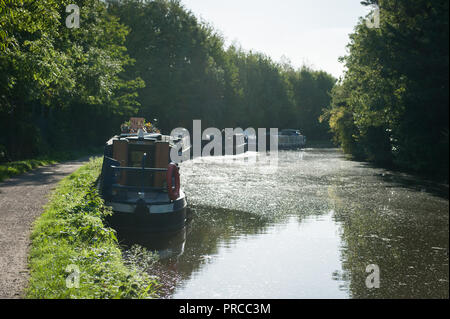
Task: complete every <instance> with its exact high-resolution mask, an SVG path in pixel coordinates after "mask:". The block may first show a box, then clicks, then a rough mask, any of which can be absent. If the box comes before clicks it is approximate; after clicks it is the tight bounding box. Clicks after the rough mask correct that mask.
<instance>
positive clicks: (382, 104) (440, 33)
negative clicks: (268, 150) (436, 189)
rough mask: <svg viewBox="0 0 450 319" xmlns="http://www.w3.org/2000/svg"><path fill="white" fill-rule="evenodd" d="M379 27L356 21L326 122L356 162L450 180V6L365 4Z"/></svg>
mask: <svg viewBox="0 0 450 319" xmlns="http://www.w3.org/2000/svg"><path fill="white" fill-rule="evenodd" d="M363 4H366V5H374V4H377V5H378V7H379V9H380V26H379V28H369V27H367V25H366V23H365V22H364V21H362V20H361V21H360V23H359V24H358V25H357V27H356V29H355V32H354V33H353V34H352V35H351V42H350V44H349V46H348V48H349V54H348V55H347V56H346V57H344V58H343V61H344V62H345V65H346V67H347V71H346V73H345V76H344V78H343V79H342V81H340V82H339V83H338V85H337V86H336V87H335V88H334V89H333V94H332V107H331V108H330V109H328V110H326V112H325V114H324V116H323V117H322V119H327V120H328V122H329V125H330V127H331V129H332V131H333V132H334V134H335V139H336V141H337V142H339V143H340V145H341V146H342V147H343V149H344V151H345V152H347V153H349V154H352V155H353V156H355V157H356V158H361V159H367V160H370V161H374V162H377V163H381V164H384V165H386V164H387V165H390V164H394V165H396V166H397V167H400V168H405V169H408V170H413V171H415V172H418V173H423V174H427V175H433V176H438V177H439V178H441V179H443V180H447V181H448V156H449V148H448V142H449V135H448V132H449V131H448V116H449V114H448V108H449V100H448V89H449V88H448V67H449V56H448V45H449V44H448V43H449V38H448V35H449V34H448V32H449V25H448V17H449V12H448V1H446V0H437V1H431V0H416V1H397V0H379V1H376V0H370V1H366V2H364V3H363Z"/></svg>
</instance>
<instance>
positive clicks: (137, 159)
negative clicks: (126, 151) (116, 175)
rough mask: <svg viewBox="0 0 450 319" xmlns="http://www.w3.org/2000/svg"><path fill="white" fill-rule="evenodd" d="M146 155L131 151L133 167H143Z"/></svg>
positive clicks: (141, 152)
mask: <svg viewBox="0 0 450 319" xmlns="http://www.w3.org/2000/svg"><path fill="white" fill-rule="evenodd" d="M144 154H145V152H143V151H131V152H130V164H131V167H142V157H143V156H144ZM147 156H149V154H147ZM147 160H148V158H147Z"/></svg>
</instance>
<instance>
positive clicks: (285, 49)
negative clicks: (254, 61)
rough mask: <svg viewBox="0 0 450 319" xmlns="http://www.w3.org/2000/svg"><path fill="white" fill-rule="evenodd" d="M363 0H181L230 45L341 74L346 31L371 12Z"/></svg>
mask: <svg viewBox="0 0 450 319" xmlns="http://www.w3.org/2000/svg"><path fill="white" fill-rule="evenodd" d="M360 1H361V0H181V2H182V3H183V4H184V6H185V7H186V8H187V9H190V10H191V11H192V12H193V13H194V14H195V15H196V16H197V17H199V18H201V19H203V20H205V21H207V22H209V23H211V24H212V25H213V26H214V27H215V28H216V29H217V30H219V31H220V32H221V33H222V35H223V36H224V38H225V40H226V44H227V45H229V44H231V43H232V42H233V41H237V42H238V43H239V44H240V45H241V46H242V48H243V49H245V50H253V51H259V52H263V53H266V54H267V55H269V56H270V57H272V59H274V60H275V61H280V58H281V57H282V56H283V55H284V56H286V57H287V58H288V59H289V60H291V62H292V64H293V66H294V67H300V66H301V65H303V64H307V65H309V66H312V67H313V68H314V69H322V70H325V71H327V72H329V73H331V74H333V75H334V76H336V77H338V76H339V75H341V73H342V70H343V66H342V65H341V64H340V63H339V62H338V60H337V59H338V57H339V56H342V55H344V54H345V53H346V48H345V46H346V45H347V43H348V34H349V33H351V32H352V31H353V27H354V26H355V25H356V23H357V22H358V18H359V17H361V16H365V15H366V14H367V13H368V12H369V10H370V9H369V8H366V7H364V6H362V5H361V4H360Z"/></svg>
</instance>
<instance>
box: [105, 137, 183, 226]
mask: <svg viewBox="0 0 450 319" xmlns="http://www.w3.org/2000/svg"><path fill="white" fill-rule="evenodd" d="M175 142H178V141H175V140H173V138H172V137H170V136H166V135H162V134H156V133H146V132H145V131H144V130H139V132H138V133H129V134H121V135H117V136H114V137H113V138H111V139H110V140H109V141H108V142H107V143H106V146H105V152H104V160H103V167H102V173H101V177H100V191H101V194H102V196H103V198H104V200H105V203H106V205H108V206H111V207H112V209H113V212H114V213H113V215H112V216H110V217H109V218H108V219H107V222H108V223H109V224H110V225H111V226H112V227H114V228H118V229H120V230H123V231H132V232H139V233H140V232H169V231H176V230H179V229H182V228H183V227H184V226H185V222H186V211H187V200H186V195H185V194H184V192H183V190H182V189H181V185H180V173H179V167H178V165H177V164H175V163H171V162H170V160H169V159H170V150H171V148H172V147H175Z"/></svg>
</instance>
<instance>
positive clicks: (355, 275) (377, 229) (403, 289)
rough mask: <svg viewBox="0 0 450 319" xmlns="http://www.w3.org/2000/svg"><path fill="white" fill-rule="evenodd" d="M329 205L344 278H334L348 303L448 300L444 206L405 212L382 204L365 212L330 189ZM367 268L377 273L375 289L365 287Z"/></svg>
mask: <svg viewBox="0 0 450 319" xmlns="http://www.w3.org/2000/svg"><path fill="white" fill-rule="evenodd" d="M329 199H330V201H331V202H333V203H334V210H335V215H334V216H335V220H336V221H337V222H338V223H340V225H341V237H342V249H341V256H342V269H343V270H344V272H343V273H340V274H334V278H335V279H337V280H343V281H347V284H348V290H349V293H350V296H351V297H353V298H430V297H434V298H448V296H449V290H448V278H449V268H448V239H449V238H448V236H449V233H448V204H447V212H445V209H444V210H436V209H435V206H433V205H431V204H430V205H429V206H427V205H426V203H425V204H424V203H422V206H421V207H420V208H419V209H416V210H408V211H406V210H400V209H399V208H398V205H399V203H398V202H395V201H393V202H392V204H391V203H390V201H389V199H388V198H386V201H384V202H382V203H381V204H382V205H380V206H378V207H375V209H374V208H373V207H372V209H369V208H368V206H370V205H367V203H364V201H358V199H357V198H350V197H348V194H345V193H344V192H343V191H342V189H337V188H333V187H330V190H329ZM403 200H404V201H405V200H407V198H404V199H403ZM411 200H413V199H411ZM400 204H401V203H400ZM408 204H409V205H411V203H408ZM405 205H406V204H405ZM396 206H397V207H396ZM406 206H408V205H406ZM443 206H445V205H443ZM441 208H442V207H441ZM444 208H445V207H444ZM370 264H376V265H378V266H379V267H380V282H381V287H380V288H379V289H368V288H367V287H366V285H365V280H366V278H367V276H368V275H369V273H366V267H367V266H368V265H370Z"/></svg>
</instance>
